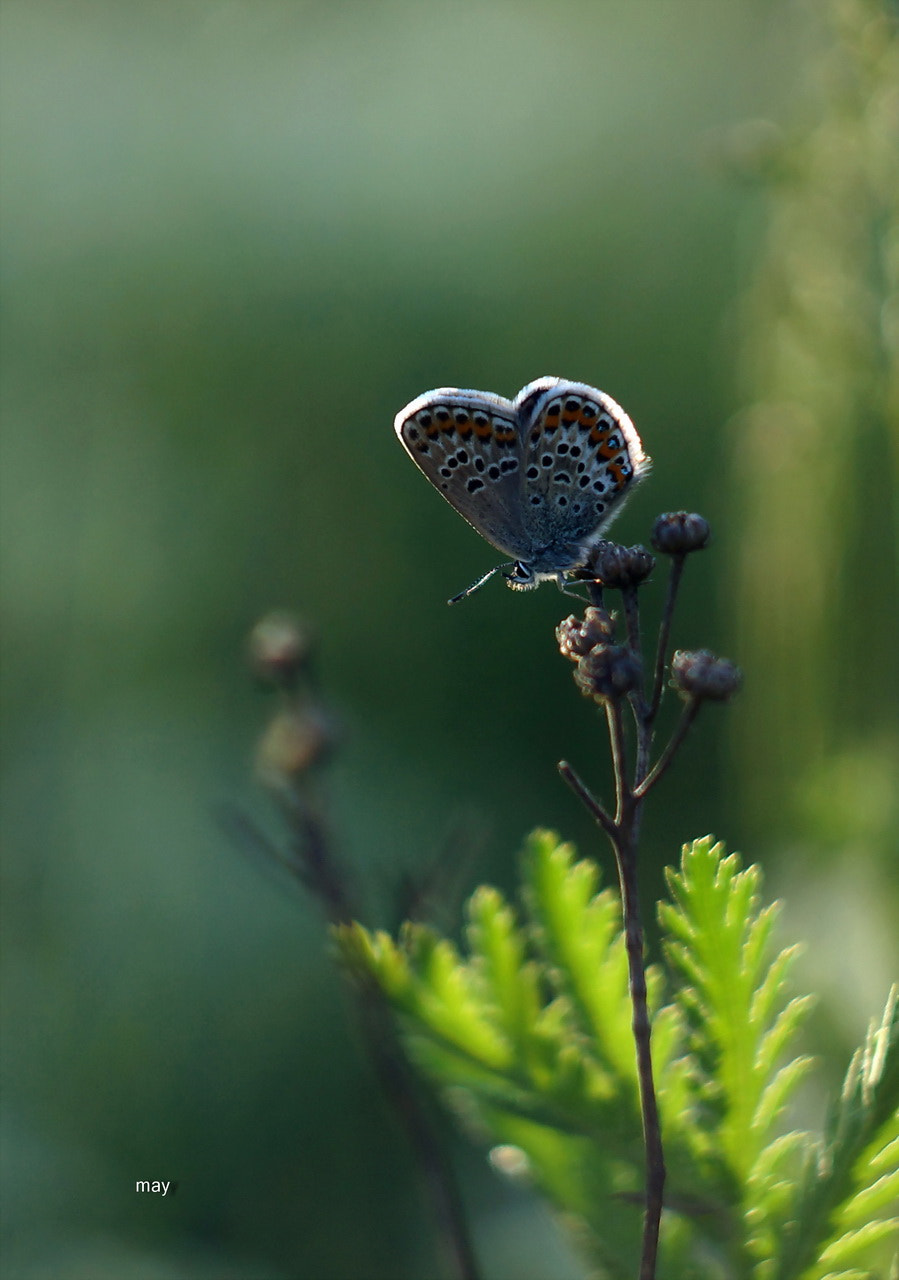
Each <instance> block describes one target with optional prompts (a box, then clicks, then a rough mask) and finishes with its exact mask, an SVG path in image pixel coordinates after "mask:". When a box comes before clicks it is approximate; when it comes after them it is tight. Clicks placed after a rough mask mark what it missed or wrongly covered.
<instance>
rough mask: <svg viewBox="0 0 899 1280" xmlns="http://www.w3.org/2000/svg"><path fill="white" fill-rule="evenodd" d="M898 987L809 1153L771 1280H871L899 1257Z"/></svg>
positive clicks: (857, 1056) (858, 1056)
mask: <svg viewBox="0 0 899 1280" xmlns="http://www.w3.org/2000/svg"><path fill="white" fill-rule="evenodd" d="M897 1098H899V988H894V989H893V991H892V992H891V993H890V996H889V999H888V1001H887V1005H886V1009H885V1011H884V1015H883V1019H882V1020H881V1022H880V1024H879V1025H876V1026H875V1025H873V1024H872V1026H871V1028H870V1029H869V1031H868V1034H867V1036H866V1038H865V1041H864V1043H863V1045H862V1046H861V1048H860V1049H859V1050H858V1051H857V1052H856V1054H855V1056H854V1057H853V1059H852V1062H851V1063H850V1064H849V1070H848V1071H847V1073H846V1078H845V1080H844V1082H843V1088H842V1090H841V1092H840V1096H839V1098H838V1099H837V1101H836V1102H835V1104H834V1105H833V1107H832V1108H831V1111H830V1114H829V1116H828V1121H827V1125H826V1128H825V1132H824V1136H823V1138H822V1139H821V1140H820V1141H819V1142H817V1143H816V1144H815V1145H814V1147H813V1148H812V1150H811V1151H810V1153H809V1157H808V1159H807V1161H806V1164H805V1169H804V1172H803V1176H802V1178H801V1179H800V1181H799V1182H798V1184H797V1186H796V1189H795V1195H794V1197H793V1201H792V1203H791V1205H790V1206H789V1215H788V1218H787V1220H786V1222H785V1225H784V1231H783V1237H782V1239H783V1244H782V1247H781V1250H780V1253H779V1259H778V1266H777V1267H776V1268H775V1269H774V1270H773V1271H772V1273H771V1274H772V1276H773V1277H775V1280H792V1278H793V1277H800V1276H801V1277H802V1280H827V1278H828V1277H831V1276H834V1275H841V1274H843V1273H845V1272H847V1270H854V1273H856V1274H859V1275H863V1276H866V1277H870V1276H872V1275H875V1274H885V1273H877V1272H872V1271H870V1270H859V1268H864V1267H866V1266H871V1265H874V1266H876V1265H877V1262H878V1260H879V1259H882V1258H883V1257H884V1251H883V1249H882V1248H881V1247H880V1246H881V1243H882V1242H890V1241H892V1243H893V1248H894V1258H895V1256H896V1254H899V1249H897V1248H896V1242H897V1241H899V1105H897Z"/></svg>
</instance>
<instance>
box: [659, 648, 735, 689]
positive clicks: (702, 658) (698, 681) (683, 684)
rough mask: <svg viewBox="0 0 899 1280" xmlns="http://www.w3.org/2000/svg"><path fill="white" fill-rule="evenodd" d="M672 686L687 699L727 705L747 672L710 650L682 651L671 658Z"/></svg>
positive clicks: (679, 650) (678, 651)
mask: <svg viewBox="0 0 899 1280" xmlns="http://www.w3.org/2000/svg"><path fill="white" fill-rule="evenodd" d="M671 683H672V685H673V686H674V688H675V689H677V691H678V692H679V693H680V694H682V695H683V696H685V697H690V698H703V699H709V700H710V701H711V702H726V701H727V699H728V698H730V697H731V696H732V695H733V694H735V693H736V692H737V690H738V689H739V688H740V685H741V684H742V683H743V673H742V671H741V670H740V668H739V667H738V666H737V665H736V663H734V662H731V660H730V659H729V658H718V657H716V655H715V654H714V653H711V652H710V651H709V650H708V649H678V650H677V652H676V653H675V655H674V657H673V658H672V659H671Z"/></svg>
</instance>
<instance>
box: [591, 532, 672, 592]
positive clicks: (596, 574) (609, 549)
mask: <svg viewBox="0 0 899 1280" xmlns="http://www.w3.org/2000/svg"><path fill="white" fill-rule="evenodd" d="M655 563H656V562H655V556H652V555H650V554H649V552H648V551H647V550H646V548H645V547H640V546H636V547H623V546H621V545H620V544H619V543H617V542H599V543H597V544H596V546H595V547H593V549H592V550H591V552H590V555H589V557H588V559H587V563H586V564H585V566H584V569H585V570H586V572H587V574H588V575H589V576H590V577H591V578H593V579H594V580H596V581H597V582H601V583H602V585H603V586H604V587H613V588H618V589H619V590H620V589H621V588H622V587H638V586H639V585H640V583H641V582H645V581H646V579H647V578H648V577H649V575H650V574H651V573H652V571H653V569H654V568H655Z"/></svg>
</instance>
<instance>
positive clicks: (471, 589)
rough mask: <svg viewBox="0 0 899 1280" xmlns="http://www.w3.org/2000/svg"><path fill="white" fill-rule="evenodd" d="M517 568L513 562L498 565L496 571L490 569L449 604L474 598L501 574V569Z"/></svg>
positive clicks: (448, 602) (449, 601) (448, 601)
mask: <svg viewBox="0 0 899 1280" xmlns="http://www.w3.org/2000/svg"><path fill="white" fill-rule="evenodd" d="M514 567H515V566H514V564H513V562H512V561H509V563H508V564H498V565H497V566H496V568H495V569H488V570H487V572H486V573H485V574H484V575H483V577H481V578H478V580H477V582H473V583H472V584H471V586H470V587H466V588H465V590H464V591H460V592H459V594H458V595H457V596H453V598H452V599H451V600H447V602H446V603H447V604H458V603H459V601H460V600H466V599H467V598H468V597H469V596H473V595H474V593H475V592H476V591H478V590H479V589H480V588H481V587H482V586H483V585H484V583H485V582H488V581H489V580H490V578H492V577H493V575H494V574H495V573H499V571H500V570H501V569H513V568H514Z"/></svg>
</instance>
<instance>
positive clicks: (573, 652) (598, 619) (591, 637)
mask: <svg viewBox="0 0 899 1280" xmlns="http://www.w3.org/2000/svg"><path fill="white" fill-rule="evenodd" d="M613 630H614V628H613V624H612V619H611V617H610V616H609V614H608V613H606V611H605V609H599V608H597V607H596V606H595V605H591V606H590V607H589V608H588V609H586V610H585V611H584V616H583V619H581V618H576V617H575V616H574V614H573V613H572V614H570V615H569V616H568V617H567V618H566V619H565V620H564V621H563V622H560V623H559V625H558V626H557V627H556V639H557V640H558V642H559V649H560V651H561V653H562V657H563V658H571V660H572V662H577V660H578V658H582V657H583V656H584V654H585V653H589V652H590V650H591V649H592V648H594V647H595V646H596V645H598V644H607V643H608V642H609V641H610V640H611V639H612V634H613Z"/></svg>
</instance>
